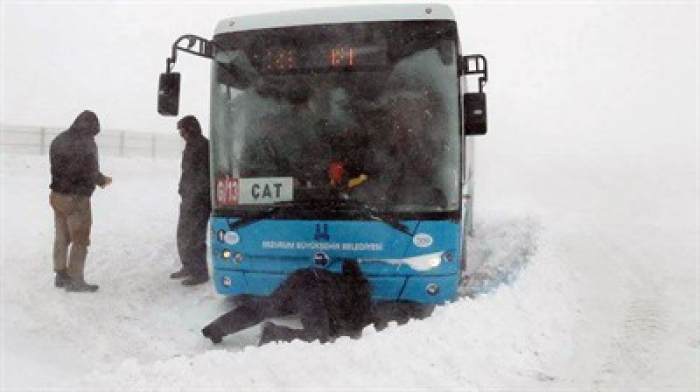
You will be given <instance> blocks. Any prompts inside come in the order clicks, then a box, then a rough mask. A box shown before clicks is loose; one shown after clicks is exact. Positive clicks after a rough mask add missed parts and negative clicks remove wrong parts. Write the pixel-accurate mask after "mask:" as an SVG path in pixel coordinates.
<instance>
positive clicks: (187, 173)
mask: <svg viewBox="0 0 700 392" xmlns="http://www.w3.org/2000/svg"><path fill="white" fill-rule="evenodd" d="M209 182H210V179H209V141H208V140H207V138H205V137H204V136H202V135H196V136H193V137H192V139H190V140H188V141H187V144H185V150H184V151H183V152H182V174H181V176H180V184H179V186H178V193H179V194H180V196H182V200H183V201H191V202H204V203H209V202H210V198H211V197H210V183H209Z"/></svg>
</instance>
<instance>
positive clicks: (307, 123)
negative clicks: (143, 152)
mask: <svg viewBox="0 0 700 392" xmlns="http://www.w3.org/2000/svg"><path fill="white" fill-rule="evenodd" d="M178 52H185V53H190V54H194V55H197V56H201V57H204V58H207V59H209V60H210V61H211V67H212V68H211V113H210V116H211V117H210V146H211V180H212V206H213V208H212V216H211V220H210V234H211V235H210V250H211V260H212V268H213V282H214V285H215V287H216V291H217V292H218V293H220V294H222V295H227V296H238V295H255V296H267V295H269V294H270V293H271V292H272V291H273V290H274V289H275V288H276V287H277V286H278V285H279V284H280V283H281V282H282V281H283V280H284V279H285V278H286V277H287V276H288V275H289V274H290V273H291V272H293V271H295V270H297V269H299V268H308V267H315V268H323V269H328V270H330V271H335V272H338V271H340V267H341V265H342V263H343V261H345V260H356V261H358V262H359V264H360V266H361V268H362V271H363V273H364V274H365V276H366V277H367V279H368V280H369V281H370V283H371V286H372V296H373V299H374V300H376V301H380V302H381V301H388V302H392V303H409V304H420V305H429V306H430V305H436V304H442V303H445V302H447V301H451V300H453V299H455V298H456V296H457V295H458V287H459V284H460V281H461V279H462V277H463V274H464V271H465V268H467V264H468V261H467V258H466V252H465V247H466V237H467V235H468V233H469V231H470V230H471V219H472V218H471V217H472V208H473V192H474V186H473V151H474V149H473V141H472V136H475V135H483V134H485V133H486V99H485V93H484V91H483V89H484V85H485V83H486V81H487V77H488V75H487V66H486V58H485V57H484V56H482V55H468V56H467V55H462V54H461V50H460V43H459V37H458V32H457V24H456V22H455V15H454V13H453V12H452V10H451V9H450V8H449V7H448V6H445V5H435V4H400V5H399V4H393V5H361V6H346V7H332V8H316V9H307V10H297V11H285V12H278V13H268V14H260V15H249V16H241V17H233V18H228V19H224V20H222V21H220V22H219V23H218V25H217V26H216V29H215V32H214V35H213V38H212V39H206V38H202V37H199V36H196V35H183V36H182V37H180V38H179V39H178V40H176V41H175V43H174V44H173V46H172V54H171V56H170V57H169V58H168V59H167V62H166V72H165V73H163V74H161V75H160V83H159V90H158V111H159V113H160V114H162V115H170V116H173V115H177V114H178V111H179V95H180V74H179V73H177V72H173V68H174V65H175V63H176V60H177V54H178Z"/></svg>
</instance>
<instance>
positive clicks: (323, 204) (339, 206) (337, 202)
mask: <svg viewBox="0 0 700 392" xmlns="http://www.w3.org/2000/svg"><path fill="white" fill-rule="evenodd" d="M298 207H305V208H307V209H308V208H310V207H313V208H319V207H320V209H321V210H331V211H343V212H359V213H360V214H361V215H360V217H361V218H365V219H369V220H373V221H377V222H382V223H385V224H387V225H389V226H391V227H392V228H394V229H396V230H398V231H400V232H402V233H404V234H406V235H408V236H413V233H411V231H410V230H409V228H408V226H406V225H405V224H403V223H401V222H400V221H399V220H398V219H396V218H394V217H391V216H387V215H385V214H382V213H380V212H378V211H376V210H375V209H374V208H372V207H370V206H368V205H367V204H365V203H363V202H361V201H358V200H352V199H342V198H332V199H318V200H313V199H310V200H305V201H297V202H279V203H275V204H274V205H273V206H271V207H270V208H268V209H266V210H264V211H261V212H259V213H257V214H254V215H252V216H248V217H244V218H241V219H239V220H237V221H236V222H233V223H230V222H229V229H230V230H232V231H233V230H236V229H240V228H241V227H244V226H247V225H250V224H252V223H255V222H258V221H261V220H263V219H269V218H272V217H274V216H276V215H277V214H279V213H280V212H282V211H289V210H292V209H294V208H298Z"/></svg>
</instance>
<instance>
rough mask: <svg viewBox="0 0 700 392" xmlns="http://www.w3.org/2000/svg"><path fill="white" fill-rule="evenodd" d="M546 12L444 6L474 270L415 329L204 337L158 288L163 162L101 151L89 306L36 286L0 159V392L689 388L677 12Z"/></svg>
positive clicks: (692, 153) (693, 70)
mask: <svg viewBox="0 0 700 392" xmlns="http://www.w3.org/2000/svg"><path fill="white" fill-rule="evenodd" d="M557 7H558V6H557V5H555V4H549V3H547V4H539V5H538V4H532V5H528V6H524V5H519V4H515V3H514V4H509V5H507V6H505V5H503V4H500V5H499V4H493V5H490V4H479V5H474V6H473V10H472V11H473V12H472V13H470V14H468V15H467V14H466V13H464V14H462V13H460V12H462V10H460V9H457V11H458V12H457V13H458V18H461V22H460V23H462V27H461V28H462V29H465V26H469V30H468V31H469V32H471V34H465V32H462V36H463V37H464V42H463V45H465V46H466V45H475V44H478V45H481V46H480V47H477V48H476V51H479V50H481V51H483V52H485V53H486V54H487V55H488V56H489V61H490V62H489V65H490V68H491V69H490V78H491V80H490V82H489V84H488V86H487V93H488V94H489V110H490V114H489V116H490V117H489V127H490V129H489V134H488V135H486V136H485V137H481V138H479V139H478V140H477V142H478V144H477V154H478V156H477V167H476V199H475V208H476V216H475V230H476V231H475V237H474V238H473V239H471V240H470V244H469V245H470V250H469V255H470V258H471V260H473V261H474V262H476V263H479V264H482V265H481V266H480V268H478V269H476V272H475V274H474V279H473V280H472V281H470V282H468V284H466V285H465V286H463V287H462V288H461V293H462V296H461V297H460V298H459V299H458V300H457V301H455V302H454V303H451V304H448V305H446V306H443V307H439V308H437V309H436V310H435V312H434V313H433V315H432V316H431V317H430V318H428V319H425V320H415V321H410V322H409V323H407V324H405V325H395V324H394V325H390V326H389V327H388V328H386V329H384V330H382V331H376V330H374V329H373V328H372V327H370V328H367V329H366V330H365V331H364V333H363V337H362V338H361V339H360V340H352V339H348V338H342V339H339V340H337V341H336V342H334V343H332V344H323V345H322V344H319V343H301V342H292V343H284V344H271V345H267V346H263V347H256V346H255V342H256V340H257V334H258V333H259V329H258V328H256V327H253V328H251V329H249V330H246V331H243V332H242V333H241V334H239V335H235V336H230V337H227V338H226V339H225V340H224V342H223V344H221V345H219V346H214V345H212V344H211V343H210V342H209V341H207V340H205V339H204V338H203V337H202V336H201V334H200V332H199V331H200V329H201V328H202V327H203V326H204V325H206V324H207V323H208V322H210V321H211V320H212V319H213V318H215V317H217V316H218V315H220V314H221V313H223V312H224V311H225V310H227V309H229V308H231V307H232V306H233V303H232V302H231V301H230V300H227V299H225V298H222V297H220V296H219V295H217V294H216V293H215V292H214V290H213V287H212V286H211V285H210V284H206V285H202V286H198V287H195V288H185V287H183V286H182V285H180V284H179V283H177V282H174V281H171V280H170V279H169V278H168V274H169V273H170V272H172V271H174V270H175V269H176V268H177V267H178V262H177V254H176V250H175V242H174V240H175V226H176V219H177V207H178V197H177V192H176V190H177V188H176V187H177V180H178V175H179V162H178V161H177V160H150V159H125V158H111V157H102V159H101V167H102V168H103V171H104V172H105V173H106V174H109V175H112V176H113V178H114V183H113V185H112V186H111V187H109V188H107V189H106V190H100V189H98V190H97V191H96V194H95V196H94V197H93V199H92V200H93V217H94V225H93V233H92V239H93V243H92V245H91V247H90V253H89V254H88V262H87V268H86V279H87V280H88V281H89V282H94V283H97V284H100V290H99V291H98V292H97V293H96V294H79V293H66V292H64V291H63V290H57V289H55V288H54V287H53V273H52V265H51V244H52V241H53V217H52V212H51V209H50V207H49V206H48V192H49V191H48V182H49V174H48V173H49V168H48V162H47V158H46V157H37V156H24V155H10V154H6V153H3V154H2V156H1V157H0V159H1V164H2V167H1V168H0V186H1V189H2V190H1V192H0V196H1V197H2V200H1V204H2V207H1V211H2V212H1V213H2V215H1V218H0V222H1V224H0V236H1V238H2V243H1V244H0V246H1V248H0V254H1V257H2V272H1V276H0V284H1V287H2V296H1V299H0V305H1V306H2V314H1V319H2V326H1V327H2V375H1V376H2V377H1V379H2V389H3V390H26V389H66V390H96V389H98V390H127V389H129V390H134V389H147V390H202V389H227V390H231V389H235V390H250V389H304V390H306V389H322V390H327V389H360V390H374V389H392V390H393V389H397V390H398V389H401V390H403V389H425V390H427V389H429V390H444V389H459V390H503V389H511V390H526V389H529V390H664V391H666V390H688V391H690V390H693V391H694V390H698V389H699V388H700V379H699V376H698V374H700V319H699V317H700V316H699V315H700V303H699V297H698V295H699V294H698V292H699V289H700V275H699V267H698V266H699V265H700V249H699V243H700V232H699V230H700V223H699V219H700V216H699V213H700V208H699V204H698V203H699V200H700V183H699V181H700V169H699V166H698V164H699V161H698V158H699V157H698V151H699V149H700V145H699V144H698V141H699V139H698V132H699V125H700V124H699V121H698V120H699V116H698V114H699V112H698V111H699V108H700V100H699V99H698V47H699V46H700V45H698V19H697V12H698V6H697V4H694V5H693V4H683V3H673V4H670V5H668V6H664V5H655V4H651V3H638V4H624V3H617V2H616V3H615V4H612V5H609V6H603V5H590V4H587V3H586V4H584V3H576V4H573V5H570V6H569V8H565V7H563V6H561V7H559V8H557ZM547 10H555V11H557V12H556V13H555V17H543V16H542V15H545V14H546V12H545V11H547ZM465 31H466V30H465ZM521 37H525V38H523V39H521ZM671 43H672V44H671ZM6 78H7V76H6ZM151 98H152V97H151ZM26 101H27V102H28V101H30V100H26ZM149 102H150V101H149Z"/></svg>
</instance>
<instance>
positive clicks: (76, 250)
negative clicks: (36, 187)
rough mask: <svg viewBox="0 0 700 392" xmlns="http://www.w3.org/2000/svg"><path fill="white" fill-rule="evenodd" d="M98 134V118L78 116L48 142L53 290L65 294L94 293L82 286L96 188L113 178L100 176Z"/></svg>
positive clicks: (93, 286) (87, 113)
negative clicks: (52, 242)
mask: <svg viewBox="0 0 700 392" xmlns="http://www.w3.org/2000/svg"><path fill="white" fill-rule="evenodd" d="M99 132H100V123H99V120H98V118H97V115H96V114H95V113H93V112H91V111H89V110H85V111H84V112H82V113H80V115H78V117H77V118H76V119H75V121H74V122H73V124H72V125H71V126H70V128H68V129H67V130H65V131H63V132H61V133H60V134H59V135H58V136H56V138H55V139H54V140H53V141H52V142H51V147H50V150H49V160H50V164H51V185H50V186H49V187H50V188H51V194H50V196H49V202H50V204H51V207H52V208H53V211H54V220H55V225H56V237H55V241H54V247H53V265H54V271H55V272H56V277H55V281H54V284H55V286H56V287H61V288H65V289H66V291H74V292H95V291H97V289H98V286H97V285H96V284H89V283H87V282H85V277H84V271H85V260H86V258H87V248H88V246H89V245H90V229H91V227H92V209H91V205H90V198H91V197H92V194H93V192H94V191H95V186H100V187H101V188H104V187H106V186H108V185H109V184H111V183H112V178H111V177H108V176H105V175H103V174H102V173H100V167H99V163H98V153H97V144H96V143H95V136H96V135H97V134H98V133H99Z"/></svg>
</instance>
